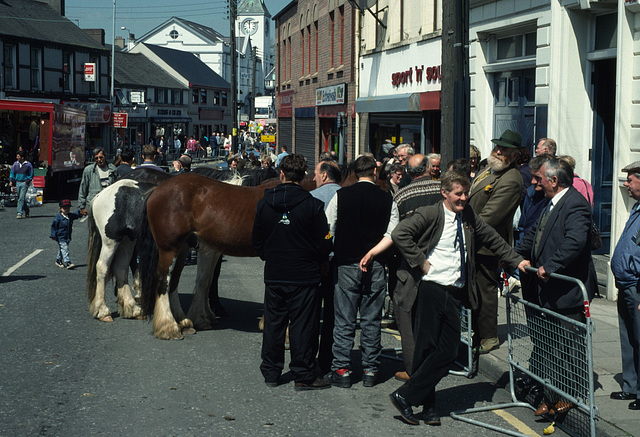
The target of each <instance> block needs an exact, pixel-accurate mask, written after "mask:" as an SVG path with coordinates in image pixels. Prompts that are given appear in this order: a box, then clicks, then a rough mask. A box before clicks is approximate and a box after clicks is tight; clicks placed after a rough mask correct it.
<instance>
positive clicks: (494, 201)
mask: <svg viewBox="0 0 640 437" xmlns="http://www.w3.org/2000/svg"><path fill="white" fill-rule="evenodd" d="M491 142H492V143H494V144H495V146H494V148H493V150H492V151H491V155H490V156H489V157H488V158H487V167H485V168H484V170H481V171H480V172H479V173H478V176H476V178H475V179H474V181H473V184H472V185H471V189H470V190H469V205H471V208H472V209H473V211H474V212H475V213H476V214H478V216H480V218H481V219H482V220H483V221H484V222H485V223H487V224H488V225H489V226H491V227H492V228H494V229H495V230H496V231H497V232H498V234H500V236H501V237H502V238H504V240H505V241H507V243H509V244H513V215H514V213H515V211H516V209H517V208H518V205H520V197H521V195H522V176H521V175H520V171H518V169H517V168H516V166H515V160H516V158H517V157H518V149H519V148H521V147H522V136H521V135H520V134H519V133H518V132H514V131H511V130H509V129H507V130H506V131H504V132H503V133H502V135H501V136H500V138H498V139H493V140H491ZM499 261H500V260H499V259H498V257H496V256H495V255H494V254H493V252H491V251H490V250H489V249H488V248H486V247H481V248H480V249H479V250H478V251H477V254H476V280H477V286H478V287H477V288H478V292H479V298H480V299H479V302H471V305H472V307H473V308H472V309H473V310H474V314H473V320H474V322H475V323H474V325H475V326H474V328H475V332H476V335H475V339H474V343H475V344H476V346H477V347H478V352H479V353H481V354H483V353H487V352H489V351H491V350H492V349H496V348H497V347H498V346H499V345H500V342H499V340H498V279H497V276H498V273H497V272H498V262H499Z"/></svg>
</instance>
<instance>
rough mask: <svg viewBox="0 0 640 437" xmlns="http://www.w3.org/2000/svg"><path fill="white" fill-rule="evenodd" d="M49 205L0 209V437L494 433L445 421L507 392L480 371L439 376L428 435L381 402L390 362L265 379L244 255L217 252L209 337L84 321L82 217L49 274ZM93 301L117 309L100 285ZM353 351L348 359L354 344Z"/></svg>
mask: <svg viewBox="0 0 640 437" xmlns="http://www.w3.org/2000/svg"><path fill="white" fill-rule="evenodd" d="M73 204H74V206H75V202H73ZM56 213H57V205H56V204H45V205H44V206H42V207H40V208H33V209H32V218H30V219H23V220H16V219H15V208H6V209H4V210H0V249H1V252H0V254H1V256H0V275H2V276H0V436H38V435H39V436H88V435H108V436H124V435H127V436H132V435H156V436H204V435H214V436H246V435H252V436H256V435H266V436H334V435H335V436H343V435H348V436H366V437H371V436H379V435H395V434H402V435H408V436H413V435H416V436H417V435H424V434H431V435H438V436H460V435H465V436H466V435H473V436H483V435H497V433H496V432H495V431H491V430H487V429H484V428H480V427H477V426H473V425H470V424H466V423H463V422H459V421H454V420H452V419H451V418H449V417H446V416H447V415H448V413H449V412H451V411H455V410H461V409H464V408H469V407H473V406H482V405H486V404H491V403H497V402H505V401H509V400H510V396H509V395H508V393H507V392H506V391H505V390H504V389H503V387H504V383H505V381H500V383H499V384H496V383H495V382H494V381H491V380H489V379H487V378H485V377H483V376H482V375H479V376H477V377H476V378H474V379H467V378H464V377H460V376H450V377H447V378H445V379H444V380H443V381H442V383H441V384H440V385H439V386H438V390H439V391H438V404H439V410H440V412H441V414H442V415H443V416H445V417H444V418H443V425H442V426H441V427H440V428H437V429H436V428H432V427H428V426H427V425H420V426H410V425H407V424H405V423H403V422H402V421H401V420H399V415H398V414H397V412H396V411H395V409H394V408H393V406H392V405H391V404H390V402H389V400H388V394H389V393H391V392H392V391H394V390H395V389H396V388H397V387H398V386H399V384H400V383H399V382H397V381H395V380H394V379H393V374H394V373H395V372H396V371H398V370H401V363H400V362H399V361H395V360H390V359H383V361H382V363H381V372H380V379H381V382H380V383H379V384H378V385H376V386H375V387H373V388H364V387H363V386H362V384H361V383H360V382H359V377H357V378H356V379H358V382H357V383H355V384H354V386H353V387H352V388H351V389H341V388H335V387H334V388H331V389H329V390H322V391H315V392H295V391H294V390H293V383H292V382H289V383H286V384H282V385H280V386H278V387H276V388H268V387H266V386H265V384H264V383H263V379H262V376H261V374H260V371H259V368H258V366H259V363H260V345H261V334H260V332H259V331H258V329H257V326H258V323H257V320H258V318H259V317H260V315H261V314H262V294H263V284H262V263H261V262H260V261H259V260H258V259H242V258H225V262H224V263H223V267H222V275H221V280H220V290H221V296H222V298H223V304H224V305H225V307H226V309H227V311H228V312H229V313H230V315H231V316H230V317H229V318H227V319H222V320H221V321H220V323H219V324H218V325H217V326H216V328H215V329H214V330H212V331H204V332H198V333H197V334H195V335H191V336H186V337H185V339H184V340H183V341H162V340H158V339H156V338H155V337H154V336H153V335H152V329H151V324H150V323H148V322H145V321H136V320H124V319H121V318H119V317H116V318H115V321H114V322H113V323H101V322H99V321H97V320H95V319H93V317H91V315H90V314H89V312H88V304H87V297H86V288H85V281H86V271H87V269H86V263H85V261H84V258H85V255H86V245H87V244H86V241H87V224H86V223H78V222H76V223H75V224H74V233H73V241H72V243H71V246H70V252H71V260H72V262H74V263H75V264H76V265H77V268H76V269H74V270H70V271H69V270H64V269H60V268H58V267H56V266H55V264H54V261H55V254H56V245H55V243H54V242H53V241H51V240H50V239H49V238H48V237H49V229H50V224H51V221H52V220H53V217H54V216H55V214H56ZM38 251H39V252H38ZM28 257H31V258H30V259H28V260H27V261H26V262H24V263H23V264H20V263H21V262H23V261H24V260H25V259H26V258H28ZM194 278H195V266H187V267H186V269H185V272H184V274H183V280H182V284H181V287H180V290H179V291H180V298H181V301H182V302H183V305H185V306H186V305H188V303H189V302H190V299H191V293H192V289H193V284H194V282H193V281H194ZM107 303H108V305H109V307H110V309H111V310H112V311H117V305H116V301H115V297H114V296H113V294H112V293H109V295H108V299H107ZM383 346H384V348H385V350H386V352H387V353H389V354H394V352H393V349H394V348H396V347H399V346H400V342H399V339H398V338H397V337H395V336H393V335H389V334H384V335H383ZM353 356H354V358H355V362H356V363H357V361H358V358H359V351H358V350H357V347H356V349H354V351H353ZM355 370H356V374H357V373H358V370H359V368H358V367H357V365H356V369H355ZM284 376H285V380H286V378H287V377H289V376H290V375H289V374H285V375H284ZM289 381H290V379H289ZM474 418H475V419H478V420H483V421H487V422H489V423H492V424H494V425H497V426H501V427H506V428H508V429H511V430H515V429H516V427H519V429H520V430H521V431H523V432H525V433H527V434H529V435H542V429H543V428H545V427H546V426H548V425H549V424H548V423H547V422H545V421H540V422H536V420H534V417H533V415H532V413H531V412H530V411H529V410H526V409H522V408H518V409H509V410H505V411H499V412H497V413H494V412H489V413H482V414H476V415H474ZM556 435H564V434H563V433H562V432H561V431H560V430H557V431H556Z"/></svg>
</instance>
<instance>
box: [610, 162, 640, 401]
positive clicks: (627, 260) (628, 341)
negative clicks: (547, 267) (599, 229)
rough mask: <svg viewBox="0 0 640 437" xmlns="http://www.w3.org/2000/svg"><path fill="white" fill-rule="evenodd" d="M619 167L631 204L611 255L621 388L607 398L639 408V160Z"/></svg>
mask: <svg viewBox="0 0 640 437" xmlns="http://www.w3.org/2000/svg"><path fill="white" fill-rule="evenodd" d="M622 171H623V172H625V173H627V181H626V182H625V183H624V186H625V187H626V188H627V191H628V192H629V197H631V198H633V200H635V204H634V205H633V208H631V214H630V216H629V220H628V221H627V224H626V225H625V227H624V230H623V231H622V235H620V239H619V240H618V244H617V245H616V248H615V250H614V252H613V256H612V257H611V271H612V272H613V276H614V277H615V279H616V287H617V288H618V323H619V325H620V327H619V329H620V346H621V351H622V391H618V392H613V393H611V399H617V400H621V401H624V400H628V401H633V402H631V403H630V404H629V409H630V410H640V311H638V309H639V305H640V293H639V290H638V282H640V270H639V269H638V266H640V161H636V162H634V163H632V164H629V165H628V166H626V167H625V168H623V169H622Z"/></svg>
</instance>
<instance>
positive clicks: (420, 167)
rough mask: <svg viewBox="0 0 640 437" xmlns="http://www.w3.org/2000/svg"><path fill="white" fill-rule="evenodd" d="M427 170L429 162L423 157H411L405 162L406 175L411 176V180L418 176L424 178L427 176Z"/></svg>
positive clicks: (419, 155)
mask: <svg viewBox="0 0 640 437" xmlns="http://www.w3.org/2000/svg"><path fill="white" fill-rule="evenodd" d="M428 170H429V160H428V159H427V157H426V156H424V155H421V154H417V155H413V156H412V157H411V158H409V160H408V161H407V174H408V175H409V176H411V179H415V178H417V177H420V176H426V175H427V174H428Z"/></svg>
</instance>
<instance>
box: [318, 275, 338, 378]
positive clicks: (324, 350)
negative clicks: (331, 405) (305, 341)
mask: <svg viewBox="0 0 640 437" xmlns="http://www.w3.org/2000/svg"><path fill="white" fill-rule="evenodd" d="M334 268H335V266H334V265H333V263H331V266H330V268H329V271H328V272H327V276H323V277H322V282H321V283H320V299H321V300H322V303H323V305H322V326H321V327H320V345H319V349H318V367H319V368H320V373H321V374H322V375H325V374H327V373H329V372H330V371H331V362H332V361H333V351H332V348H333V326H334V325H335V318H336V317H335V312H334V304H333V293H334V288H335V287H334V281H333V273H334ZM318 318H320V305H318Z"/></svg>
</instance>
